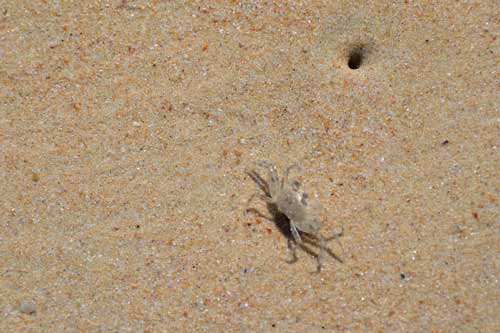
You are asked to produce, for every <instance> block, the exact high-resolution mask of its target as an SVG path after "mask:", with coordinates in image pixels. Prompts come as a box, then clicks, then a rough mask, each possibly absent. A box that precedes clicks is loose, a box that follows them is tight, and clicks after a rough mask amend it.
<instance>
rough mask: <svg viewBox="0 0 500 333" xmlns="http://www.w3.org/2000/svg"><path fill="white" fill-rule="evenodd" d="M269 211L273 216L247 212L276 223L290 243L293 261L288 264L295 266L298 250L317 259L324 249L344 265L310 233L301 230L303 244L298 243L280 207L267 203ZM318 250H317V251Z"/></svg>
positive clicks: (254, 209) (251, 209)
mask: <svg viewBox="0 0 500 333" xmlns="http://www.w3.org/2000/svg"><path fill="white" fill-rule="evenodd" d="M266 206H267V210H268V212H269V213H270V214H271V216H266V215H265V214H262V213H261V212H260V211H259V210H258V209H256V208H249V209H247V212H251V213H253V214H255V215H257V216H258V217H261V218H264V219H266V220H270V221H271V222H273V223H274V225H275V226H276V228H277V229H278V231H279V232H280V233H281V234H282V235H283V236H284V237H285V238H286V239H287V243H288V248H289V249H290V250H291V251H292V256H293V257H292V259H290V260H287V263H289V264H293V263H295V262H297V260H298V258H297V254H296V248H297V247H298V248H300V249H301V250H302V251H304V252H305V253H307V254H308V255H310V256H311V257H314V258H315V259H318V258H319V254H318V252H317V250H321V249H323V250H324V251H325V252H326V253H328V255H329V256H331V257H332V258H333V259H335V260H336V261H338V262H340V263H343V262H344V261H343V260H342V258H340V257H339V256H338V255H337V254H335V253H334V252H333V251H332V250H331V249H330V248H328V247H327V246H325V245H321V243H320V241H319V240H318V239H317V238H316V237H314V236H313V235H310V234H308V233H305V232H302V231H300V230H299V234H300V237H301V238H302V243H298V242H297V241H296V240H295V239H294V238H293V235H292V230H291V228H290V219H289V218H288V217H287V216H286V215H285V214H283V213H282V212H280V211H279V209H278V207H276V205H275V204H270V203H267V204H266ZM314 248H316V249H317V250H315V249H314Z"/></svg>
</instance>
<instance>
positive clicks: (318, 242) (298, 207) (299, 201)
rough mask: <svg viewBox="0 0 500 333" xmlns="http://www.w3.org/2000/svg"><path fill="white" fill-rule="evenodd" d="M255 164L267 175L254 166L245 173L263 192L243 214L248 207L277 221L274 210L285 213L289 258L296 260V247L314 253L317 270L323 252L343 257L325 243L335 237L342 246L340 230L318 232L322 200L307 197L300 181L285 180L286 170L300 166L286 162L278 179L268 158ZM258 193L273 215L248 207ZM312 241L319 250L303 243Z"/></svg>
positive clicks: (287, 172)
mask: <svg viewBox="0 0 500 333" xmlns="http://www.w3.org/2000/svg"><path fill="white" fill-rule="evenodd" d="M257 166H259V167H262V168H265V169H266V170H267V179H265V178H263V177H262V176H260V174H259V173H258V172H257V171H255V170H248V169H247V170H246V173H247V174H248V175H249V176H250V178H252V180H253V181H254V182H255V183H256V184H257V186H258V187H259V188H260V189H261V191H262V192H263V193H262V192H257V193H254V194H253V195H252V196H251V197H250V198H249V200H248V202H247V207H246V209H245V214H246V213H247V212H248V211H254V212H256V213H258V214H259V215H261V216H263V217H265V218H267V219H271V220H273V221H275V222H276V219H277V214H282V215H283V216H285V217H286V219H287V220H288V224H289V229H290V233H287V232H286V230H285V231H284V233H285V234H287V235H291V237H290V236H289V237H288V240H289V241H288V247H289V248H290V249H291V250H292V251H293V252H292V254H293V258H292V260H290V262H295V261H297V256H296V250H295V249H296V247H295V245H298V246H299V247H300V248H302V249H303V250H305V251H306V252H307V253H309V254H311V255H313V256H314V257H316V259H317V272H320V271H321V266H322V261H323V258H324V254H325V252H327V253H329V254H330V255H331V256H332V257H334V258H336V259H337V260H338V261H340V262H342V260H341V259H340V258H339V257H338V256H337V255H335V254H334V253H333V252H332V251H331V250H330V249H329V248H327V247H326V245H325V244H326V242H327V241H329V240H332V239H335V240H336V241H337V242H338V244H339V246H340V247H341V249H342V252H343V248H342V244H341V243H340V241H339V239H338V238H339V237H340V236H341V235H342V232H343V231H340V232H338V233H333V235H331V236H330V237H325V236H323V235H322V234H321V232H320V230H321V228H322V226H323V220H322V218H321V213H322V211H323V209H322V206H321V204H320V203H319V201H318V200H316V199H315V198H309V196H308V194H307V193H306V192H305V191H303V190H301V184H300V182H299V181H298V180H297V179H294V180H293V181H289V180H288V176H289V173H290V171H291V170H292V169H299V170H300V168H299V167H298V166H297V165H296V164H294V165H292V166H289V167H288V168H286V169H285V170H284V171H283V176H282V178H281V179H280V178H279V175H278V170H277V168H276V166H275V165H274V164H272V163H270V162H268V161H260V162H258V163H257ZM256 197H259V198H260V199H262V200H263V201H264V202H266V203H267V204H268V208H269V210H270V211H271V212H273V217H272V218H271V217H267V216H265V215H263V214H261V213H260V212H258V211H257V210H255V209H253V208H250V209H249V208H248V207H249V206H250V203H251V202H252V201H253V199H255V198H256ZM305 243H308V244H311V245H313V246H316V247H318V248H319V254H316V253H315V252H314V251H313V250H311V249H310V248H309V247H307V246H306V245H305Z"/></svg>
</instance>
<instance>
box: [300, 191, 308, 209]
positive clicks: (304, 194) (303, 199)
mask: <svg viewBox="0 0 500 333" xmlns="http://www.w3.org/2000/svg"><path fill="white" fill-rule="evenodd" d="M308 197H309V196H308V195H307V193H305V192H304V193H302V199H301V200H300V202H301V203H302V204H303V205H304V206H307V198H308Z"/></svg>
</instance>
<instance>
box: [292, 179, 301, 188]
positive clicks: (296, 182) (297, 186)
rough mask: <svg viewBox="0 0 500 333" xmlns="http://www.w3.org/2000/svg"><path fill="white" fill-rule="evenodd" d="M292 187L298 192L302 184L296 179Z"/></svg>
mask: <svg viewBox="0 0 500 333" xmlns="http://www.w3.org/2000/svg"><path fill="white" fill-rule="evenodd" d="M292 186H293V189H294V190H295V191H297V190H298V189H299V187H300V182H299V181H298V180H297V179H294V180H293V181H292Z"/></svg>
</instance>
